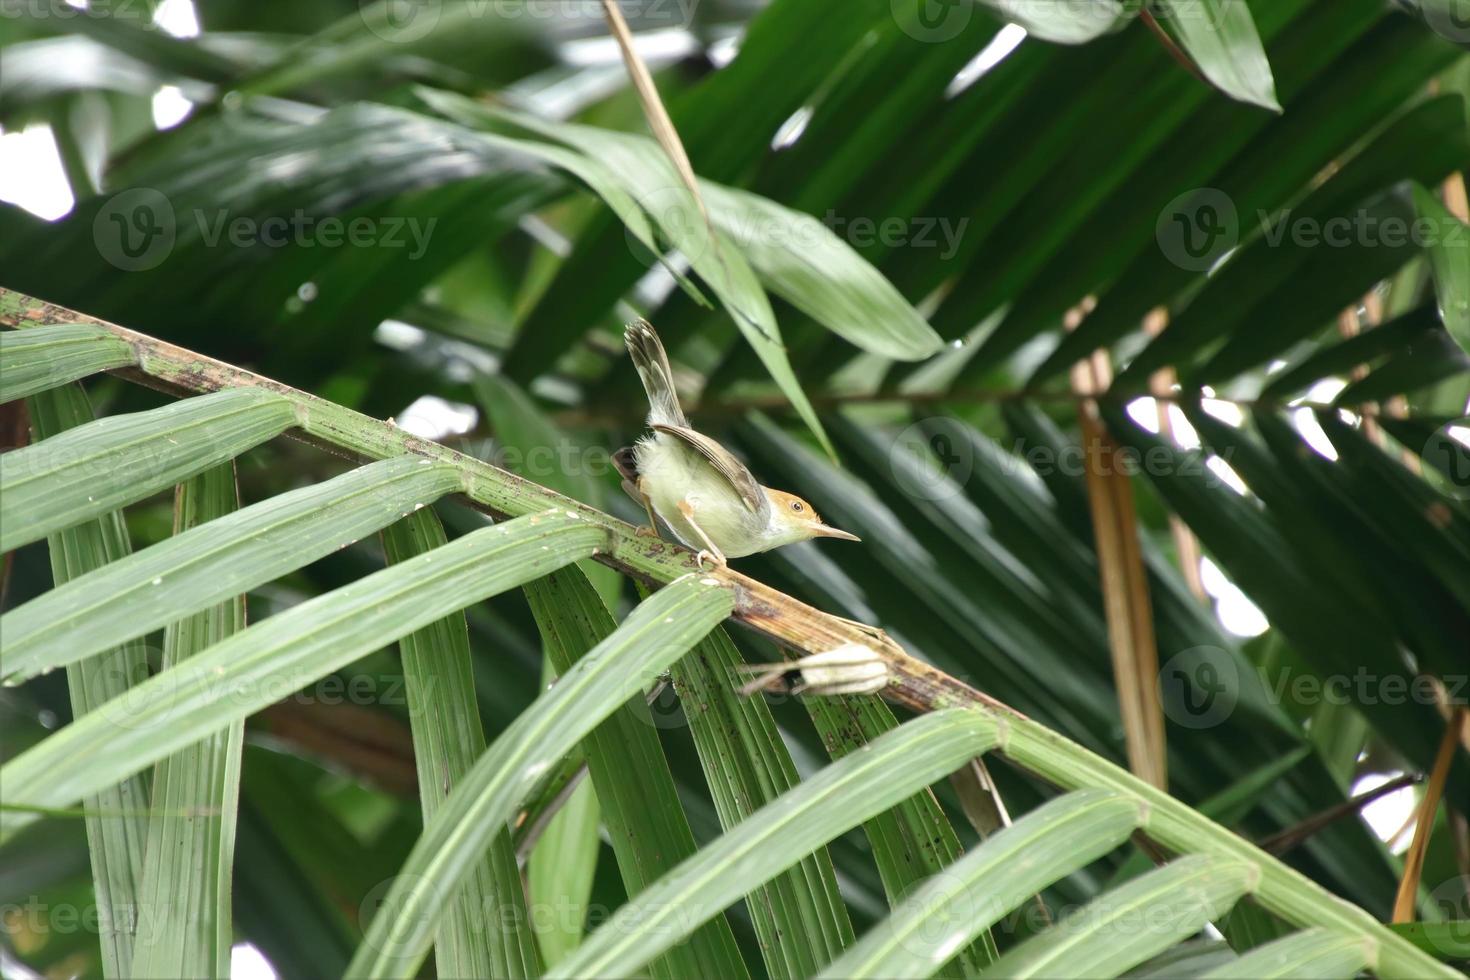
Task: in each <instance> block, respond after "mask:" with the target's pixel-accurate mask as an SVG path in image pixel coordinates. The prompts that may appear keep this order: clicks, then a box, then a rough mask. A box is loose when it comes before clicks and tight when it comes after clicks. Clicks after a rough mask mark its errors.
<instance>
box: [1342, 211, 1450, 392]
mask: <svg viewBox="0 0 1470 980" xmlns="http://www.w3.org/2000/svg"><path fill="white" fill-rule="evenodd" d="M1466 245H1467V246H1470V239H1467V241H1466ZM1376 332H1377V331H1376V330H1374V331H1370V333H1376ZM1359 336H1362V335H1361V334H1360V335H1359ZM1450 378H1461V379H1464V378H1470V354H1467V353H1465V351H1464V349H1462V348H1460V347H1458V346H1457V345H1456V344H1455V342H1454V340H1453V339H1451V337H1450V335H1449V334H1448V333H1447V332H1445V331H1444V330H1439V329H1435V330H1433V331H1431V332H1429V333H1427V334H1426V335H1424V336H1423V337H1422V338H1421V339H1420V340H1419V342H1418V343H1416V344H1414V345H1413V346H1412V347H1411V348H1409V350H1407V351H1405V352H1404V353H1403V354H1402V355H1400V356H1399V357H1396V358H1394V359H1393V360H1391V361H1388V362H1387V363H1385V364H1382V365H1380V366H1379V367H1376V368H1374V369H1373V370H1372V371H1370V372H1369V373H1368V375H1367V376H1366V377H1364V378H1360V379H1359V380H1357V381H1354V382H1353V383H1352V384H1350V385H1348V386H1347V387H1346V388H1344V389H1343V390H1342V391H1340V392H1339V393H1338V395H1337V397H1336V398H1335V399H1333V403H1334V404H1337V405H1362V404H1364V403H1366V402H1378V401H1386V400H1388V399H1389V398H1391V397H1393V396H1394V395H1401V394H1404V393H1405V392H1416V391H1423V390H1424V389H1425V388H1428V387H1430V386H1432V385H1435V384H1437V383H1439V382H1441V381H1446V380H1448V379H1450Z"/></svg>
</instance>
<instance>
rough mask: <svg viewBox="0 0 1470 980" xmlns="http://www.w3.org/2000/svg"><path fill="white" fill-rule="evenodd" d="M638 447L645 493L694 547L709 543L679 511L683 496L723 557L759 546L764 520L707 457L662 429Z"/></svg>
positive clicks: (679, 536) (641, 481)
mask: <svg viewBox="0 0 1470 980" xmlns="http://www.w3.org/2000/svg"><path fill="white" fill-rule="evenodd" d="M634 451H635V453H636V458H637V461H638V477H639V481H640V483H641V484H642V487H643V492H644V493H646V494H648V498H649V500H650V501H652V503H653V509H654V512H655V513H656V514H658V516H659V517H660V519H662V520H663V521H664V523H666V524H668V526H669V528H670V529H671V530H672V531H673V532H674V534H675V535H676V536H677V537H678V538H679V540H680V541H681V542H682V543H683V544H685V545H687V546H688V547H690V548H694V549H696V550H698V549H702V548H704V547H705V545H704V542H703V541H701V540H700V537H699V535H698V534H696V533H695V531H694V529H693V528H692V527H690V526H689V524H688V522H687V521H685V519H684V515H683V513H682V512H681V511H680V510H679V503H680V501H686V502H687V503H688V504H689V506H690V508H691V509H692V510H693V513H694V519H695V520H696V521H697V522H698V523H699V526H700V528H702V529H703V530H704V533H705V534H706V535H708V536H709V539H710V540H711V541H712V542H714V545H715V547H717V548H719V549H720V550H721V551H722V552H724V553H725V557H727V558H739V557H741V556H743V555H748V554H751V553H752V552H754V551H756V550H758V549H759V544H758V542H759V541H760V532H761V531H762V530H763V529H764V522H763V521H762V520H761V518H760V517H759V516H757V515H756V514H753V513H751V511H750V509H749V508H748V507H746V505H745V502H744V501H743V500H742V499H741V498H740V495H739V494H738V493H736V492H735V489H734V488H733V487H732V486H730V482H729V481H728V480H726V479H725V478H724V477H723V476H721V475H720V473H719V472H718V471H717V470H716V469H715V468H714V467H713V466H711V465H710V464H709V462H708V461H707V460H705V458H704V457H703V456H700V455H699V454H698V453H696V452H695V451H694V450H692V449H690V448H689V447H688V446H686V445H685V444H684V443H683V442H681V441H680V440H678V439H675V438H674V437H672V436H669V435H664V434H662V433H660V434H656V435H652V436H645V437H644V438H642V439H640V440H638V443H637V445H636V446H635V447H634Z"/></svg>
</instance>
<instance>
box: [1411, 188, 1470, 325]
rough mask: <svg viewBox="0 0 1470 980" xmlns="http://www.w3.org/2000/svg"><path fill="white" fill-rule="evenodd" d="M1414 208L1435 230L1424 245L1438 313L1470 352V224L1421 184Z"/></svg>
mask: <svg viewBox="0 0 1470 980" xmlns="http://www.w3.org/2000/svg"><path fill="white" fill-rule="evenodd" d="M1414 207H1415V210H1417V211H1418V212H1419V220H1420V221H1422V222H1427V223H1428V224H1429V225H1430V227H1431V228H1432V229H1433V231H1432V232H1431V233H1430V235H1429V236H1428V241H1425V242H1424V245H1425V246H1426V248H1427V249H1428V251H1429V261H1430V265H1431V266H1432V267H1433V269H1434V287H1435V293H1436V294H1437V295H1438V297H1439V315H1440V317H1441V319H1443V320H1444V325H1445V329H1446V330H1448V331H1449V332H1450V336H1451V337H1453V338H1455V343H1457V344H1459V345H1460V349H1461V350H1462V351H1464V352H1465V353H1466V354H1470V226H1466V224H1465V223H1464V222H1463V221H1461V220H1459V219H1458V218H1456V217H1455V216H1454V215H1453V214H1450V212H1449V209H1448V208H1446V207H1445V206H1444V205H1443V204H1441V203H1440V201H1439V199H1438V198H1436V197H1435V196H1434V195H1433V194H1431V193H1430V192H1429V191H1427V190H1425V189H1424V187H1423V186H1421V185H1419V184H1415V185H1414ZM1416 227H1417V226H1416Z"/></svg>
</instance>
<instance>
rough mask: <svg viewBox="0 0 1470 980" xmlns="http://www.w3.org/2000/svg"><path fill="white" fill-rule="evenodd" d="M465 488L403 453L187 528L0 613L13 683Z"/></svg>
mask: <svg viewBox="0 0 1470 980" xmlns="http://www.w3.org/2000/svg"><path fill="white" fill-rule="evenodd" d="M459 487H460V479H459V474H458V473H457V472H456V471H455V469H454V468H453V467H451V466H448V465H446V464H443V463H433V462H431V461H429V460H427V459H424V458H423V457H420V456H401V457H399V458H397V459H390V460H384V461H383V462H380V463H371V464H369V465H367V466H364V467H361V468H360V469H356V470H353V471H352V472H350V473H346V474H344V475H342V476H339V477H337V478H336V479H333V480H328V481H327V482H325V483H320V484H315V485H312V486H308V487H302V488H301V489H299V490H292V491H290V492H288V493H283V494H281V495H280V496H277V497H273V498H271V499H270V500H265V501H262V502H260V503H258V504H254V505H252V506H250V507H247V508H245V509H244V510H241V511H239V512H237V513H234V514H228V515H225V516H222V517H220V518H218V519H216V520H213V521H211V522H210V523H209V524H208V525H207V526H203V527H191V528H186V529H184V530H183V531H182V533H180V534H177V535H174V536H173V537H171V538H169V539H168V540H167V541H163V542H160V543H159V544H156V545H154V546H153V547H151V548H147V549H144V550H143V551H140V552H137V553H136V554H133V555H130V556H128V557H127V558H124V559H122V560H120V561H116V562H113V563H111V564H109V565H107V566H106V567H105V568H101V569H98V570H97V571H94V572H92V573H91V574H89V575H86V576H84V577H82V578H80V579H78V580H76V581H73V582H68V583H66V584H65V585H62V586H60V587H59V588H56V589H52V590H51V591H50V592H47V593H45V594H43V595H41V596H38V597H37V598H35V599H33V600H31V601H30V602H28V603H25V604H24V605H22V606H20V607H18V608H16V609H14V610H12V611H11V612H8V613H6V614H5V615H4V616H3V617H0V624H3V626H4V628H3V630H0V658H3V663H4V671H3V679H4V682H5V683H7V684H17V683H20V682H21V681H24V680H26V679H28V678H31V677H34V676H36V675H37V674H41V673H44V672H46V671H47V670H50V669H52V668H54V667H58V666H61V665H62V664H66V663H71V662H72V661H74V660H76V659H79V658H81V657H83V656H86V655H87V654H89V653H94V652H96V651H97V650H100V649H104V648H105V647H106V646H107V645H109V644H110V643H116V642H117V641H118V640H119V639H130V638H132V637H135V636H143V635H145V634H146V633H148V632H149V631H151V630H154V629H157V628H158V627H160V626H163V625H164V624H165V623H169V622H172V621H173V620H175V619H178V618H179V617H181V616H185V615H188V614H189V613H192V612H195V611H196V610H199V609H202V608H204V607H205V606H208V605H210V604H211V603H215V602H218V601H220V600H221V599H224V598H225V597H227V596H230V595H234V594H237V593H242V592H246V591H248V590H250V589H253V588H255V587H256V586H259V585H262V584H264V583H266V582H269V581H272V580H273V579H276V578H278V577H280V576H281V575H284V574H286V573H287V572H290V571H292V570H294V569H297V568H301V567H302V566H305V565H307V564H310V563H311V562H313V561H315V560H316V559H318V558H320V557H322V556H323V555H327V554H330V553H332V552H334V551H336V550H338V549H340V548H344V547H346V546H347V545H348V544H350V543H352V542H354V541H357V540H359V539H360V538H362V537H363V536H364V535H368V534H371V533H373V532H374V531H376V530H378V529H380V528H383V527H386V526H387V525H388V524H390V523H391V522H393V521H394V520H396V519H398V518H399V517H401V516H403V515H404V514H406V513H408V512H409V511H412V510H414V509H416V508H419V507H422V506H423V505H424V504H427V503H432V502H433V501H434V500H435V499H436V498H438V497H440V496H442V495H444V494H446V493H451V492H453V491H455V490H458V489H459Z"/></svg>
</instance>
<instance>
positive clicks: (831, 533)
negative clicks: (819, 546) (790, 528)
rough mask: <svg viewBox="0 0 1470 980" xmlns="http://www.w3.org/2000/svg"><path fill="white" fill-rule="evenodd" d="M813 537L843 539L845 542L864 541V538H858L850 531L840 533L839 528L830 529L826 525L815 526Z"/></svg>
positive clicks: (813, 527) (813, 526)
mask: <svg viewBox="0 0 1470 980" xmlns="http://www.w3.org/2000/svg"><path fill="white" fill-rule="evenodd" d="M812 536H813V537H818V538H841V539H842V540H843V541H861V540H862V538H860V537H858V536H857V535H856V534H852V533H850V532H848V531H839V530H838V529H837V528H835V527H828V526H827V525H826V524H813V525H812Z"/></svg>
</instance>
